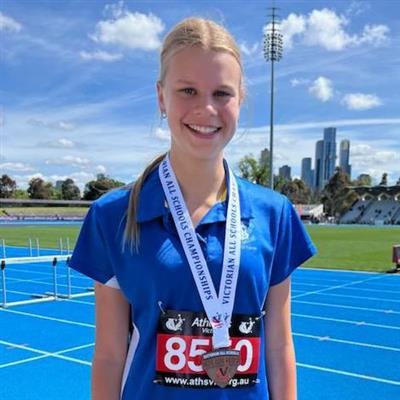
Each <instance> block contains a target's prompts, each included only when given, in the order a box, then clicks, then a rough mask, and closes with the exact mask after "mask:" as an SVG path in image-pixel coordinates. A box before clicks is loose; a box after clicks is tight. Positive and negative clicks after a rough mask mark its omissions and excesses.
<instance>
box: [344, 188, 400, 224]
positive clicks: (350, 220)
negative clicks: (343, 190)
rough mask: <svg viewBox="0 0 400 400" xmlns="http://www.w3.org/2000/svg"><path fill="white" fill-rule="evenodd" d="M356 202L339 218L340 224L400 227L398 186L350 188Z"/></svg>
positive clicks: (399, 193) (399, 192) (399, 190)
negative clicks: (354, 194)
mask: <svg viewBox="0 0 400 400" xmlns="http://www.w3.org/2000/svg"><path fill="white" fill-rule="evenodd" d="M351 189H353V190H354V191H355V192H356V193H357V195H358V200H357V201H356V202H355V203H354V204H353V205H352V207H351V208H350V209H349V210H348V211H347V212H346V213H345V214H344V215H343V216H342V217H341V218H340V221H339V222H340V223H341V224H366V225H400V186H399V185H396V186H373V187H371V186H357V187H351Z"/></svg>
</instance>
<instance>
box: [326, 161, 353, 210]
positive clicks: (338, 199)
mask: <svg viewBox="0 0 400 400" xmlns="http://www.w3.org/2000/svg"><path fill="white" fill-rule="evenodd" d="M350 183H351V182H350V179H349V176H348V175H347V174H346V173H345V172H343V171H342V170H341V169H340V168H336V170H335V173H334V174H333V176H332V177H331V179H330V180H329V182H328V183H327V184H326V186H325V187H324V190H323V191H322V193H321V201H322V203H323V204H324V209H325V213H326V214H327V215H329V216H334V217H339V216H341V215H343V214H344V213H345V212H346V211H347V210H348V209H349V208H350V207H351V206H352V205H353V203H354V202H355V201H356V200H357V198H358V197H357V194H356V193H355V192H354V191H353V190H351V189H350V188H349V186H350Z"/></svg>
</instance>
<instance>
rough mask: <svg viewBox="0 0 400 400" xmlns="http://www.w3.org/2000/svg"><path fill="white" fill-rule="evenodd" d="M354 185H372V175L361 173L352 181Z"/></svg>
mask: <svg viewBox="0 0 400 400" xmlns="http://www.w3.org/2000/svg"><path fill="white" fill-rule="evenodd" d="M352 185H353V186H372V178H371V175H368V174H361V175H358V177H357V179H355V180H354V181H353V182H352Z"/></svg>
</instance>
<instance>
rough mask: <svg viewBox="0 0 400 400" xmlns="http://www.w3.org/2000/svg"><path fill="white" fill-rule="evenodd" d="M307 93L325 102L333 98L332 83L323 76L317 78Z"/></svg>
mask: <svg viewBox="0 0 400 400" xmlns="http://www.w3.org/2000/svg"><path fill="white" fill-rule="evenodd" d="M308 91H309V92H310V93H311V94H312V95H313V96H314V97H316V98H317V99H318V100H321V101H322V102H326V101H328V100H329V99H331V98H332V96H333V87H332V81H331V80H330V79H328V78H325V77H323V76H320V77H318V78H317V79H316V80H315V81H314V82H313V84H312V85H311V86H310V88H309V89H308Z"/></svg>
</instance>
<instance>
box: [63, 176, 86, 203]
mask: <svg viewBox="0 0 400 400" xmlns="http://www.w3.org/2000/svg"><path fill="white" fill-rule="evenodd" d="M61 198H62V199H63V200H79V199H80V198H81V191H80V190H79V188H78V186H76V185H75V183H74V181H73V180H72V179H70V178H67V179H66V180H65V181H64V182H63V183H62V184H61Z"/></svg>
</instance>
